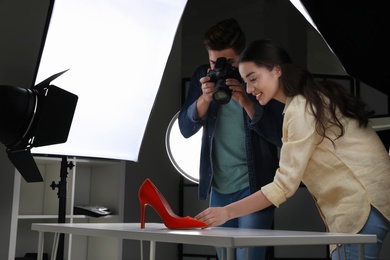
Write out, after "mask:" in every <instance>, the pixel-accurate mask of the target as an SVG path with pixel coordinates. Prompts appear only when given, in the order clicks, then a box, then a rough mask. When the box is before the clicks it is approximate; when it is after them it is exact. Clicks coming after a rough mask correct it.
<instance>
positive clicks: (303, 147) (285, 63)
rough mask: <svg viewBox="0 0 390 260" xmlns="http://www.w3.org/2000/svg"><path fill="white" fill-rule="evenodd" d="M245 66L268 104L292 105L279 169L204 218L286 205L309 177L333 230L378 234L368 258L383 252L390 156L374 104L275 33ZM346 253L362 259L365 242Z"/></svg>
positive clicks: (252, 89)
mask: <svg viewBox="0 0 390 260" xmlns="http://www.w3.org/2000/svg"><path fill="white" fill-rule="evenodd" d="M239 71H240V74H241V76H242V78H243V79H244V81H245V82H246V83H247V92H248V93H251V94H252V95H254V96H255V97H256V99H257V100H258V102H259V103H260V104H261V105H265V104H267V103H268V102H269V101H270V100H272V99H276V100H278V101H279V102H282V103H284V104H285V109H284V111H283V114H284V121H283V137H282V142H283V146H282V148H281V151H280V163H279V168H278V169H277V171H276V174H275V178H274V181H273V182H272V183H270V184H267V185H265V186H263V187H262V188H261V190H260V191H258V192H256V193H254V194H252V195H251V196H249V197H246V198H244V199H242V200H240V201H238V202H235V203H231V204H229V205H227V206H225V207H214V208H213V207H210V208H208V209H206V210H204V211H203V212H201V213H200V214H198V215H197V216H196V218H197V219H198V220H200V221H203V222H205V223H206V224H207V225H208V226H218V225H221V224H222V223H224V222H226V221H228V220H229V219H232V218H235V217H238V216H242V215H245V214H249V213H251V212H253V211H257V210H261V209H264V208H266V207H269V206H271V205H275V206H276V207H279V205H280V204H281V203H283V202H284V201H285V200H286V199H287V198H289V197H291V196H292V195H293V194H294V193H295V191H296V190H297V189H298V187H299V184H300V182H301V181H302V182H303V183H304V184H305V185H306V187H307V188H308V190H309V192H310V193H311V194H312V196H313V198H314V200H315V202H316V204H317V206H318V209H319V211H320V215H321V217H322V218H323V221H324V223H325V225H326V227H327V230H328V231H330V232H344V233H361V234H376V235H377V239H378V240H377V243H376V244H369V245H366V246H365V259H377V258H378V256H379V254H380V250H381V245H382V244H383V241H384V239H385V237H386V235H387V233H389V232H390V222H389V220H390V156H389V154H388V151H386V149H385V147H384V145H383V143H382V142H381V140H380V139H379V137H378V135H377V134H376V132H375V131H374V130H373V129H372V127H371V126H370V124H369V121H368V117H369V116H370V115H371V113H370V111H368V110H367V109H366V105H365V104H363V103H362V102H361V101H360V100H359V99H357V98H354V97H353V96H351V95H348V94H347V93H346V91H344V89H343V87H342V86H339V85H338V84H336V83H334V82H326V81H325V82H323V83H321V84H320V83H318V82H316V81H315V80H314V79H313V77H312V75H311V74H310V73H309V72H307V71H306V70H303V69H301V68H300V67H299V66H297V65H296V64H294V63H293V62H292V60H291V58H290V56H289V55H288V53H287V52H286V51H285V50H284V49H283V48H281V47H280V46H278V45H277V44H276V43H274V42H273V41H271V40H257V41H254V42H252V43H251V44H250V45H249V46H248V47H247V48H246V49H245V50H244V51H243V53H242V54H241V55H240V59H239ZM253 118H256V116H254V117H253ZM252 123H253V124H255V123H256V122H252ZM335 248H336V247H335V246H331V252H332V259H337V256H338V252H337V250H335ZM341 250H342V248H340V251H341ZM343 254H344V252H342V253H341V255H343ZM346 254H347V256H348V257H347V258H348V259H357V254H358V250H357V246H347V247H346Z"/></svg>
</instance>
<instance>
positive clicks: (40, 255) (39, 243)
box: [37, 232, 45, 260]
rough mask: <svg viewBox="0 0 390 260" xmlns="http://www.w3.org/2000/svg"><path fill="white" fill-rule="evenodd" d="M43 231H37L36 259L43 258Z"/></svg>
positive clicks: (40, 259)
mask: <svg viewBox="0 0 390 260" xmlns="http://www.w3.org/2000/svg"><path fill="white" fill-rule="evenodd" d="M44 238H45V236H44V233H43V232H39V240H38V255H37V259H38V260H42V259H43V243H44Z"/></svg>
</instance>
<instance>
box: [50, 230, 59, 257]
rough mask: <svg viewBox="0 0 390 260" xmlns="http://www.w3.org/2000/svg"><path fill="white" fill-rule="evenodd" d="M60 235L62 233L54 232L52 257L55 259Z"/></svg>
mask: <svg viewBox="0 0 390 260" xmlns="http://www.w3.org/2000/svg"><path fill="white" fill-rule="evenodd" d="M59 236H60V233H54V239H53V248H52V250H51V259H52V260H55V259H56V258H57V249H58V240H59Z"/></svg>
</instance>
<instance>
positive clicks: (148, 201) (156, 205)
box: [138, 179, 206, 229]
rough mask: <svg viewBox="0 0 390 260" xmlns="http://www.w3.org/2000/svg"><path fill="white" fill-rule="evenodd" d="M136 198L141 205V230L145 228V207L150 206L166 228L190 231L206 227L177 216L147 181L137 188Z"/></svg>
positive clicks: (188, 218) (198, 222) (192, 220)
mask: <svg viewBox="0 0 390 260" xmlns="http://www.w3.org/2000/svg"><path fill="white" fill-rule="evenodd" d="M138 198H139V202H140V204H141V228H145V208H146V205H149V206H151V207H152V208H153V209H154V210H155V211H156V212H157V213H158V214H159V215H160V217H161V218H162V220H163V221H164V224H165V226H166V227H167V228H170V229H190V228H203V227H206V224H205V223H204V222H202V221H199V220H196V219H194V218H192V217H189V216H187V217H179V216H177V215H176V214H175V213H174V212H173V211H172V209H171V206H170V205H169V203H168V202H167V200H166V199H165V198H164V196H163V195H162V194H161V192H160V191H159V190H158V189H157V188H156V186H154V184H153V183H152V182H151V181H150V180H149V179H146V180H145V181H144V182H143V183H142V185H141V187H140V188H139V191H138Z"/></svg>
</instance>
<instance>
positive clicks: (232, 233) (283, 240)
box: [32, 223, 376, 260]
mask: <svg viewBox="0 0 390 260" xmlns="http://www.w3.org/2000/svg"><path fill="white" fill-rule="evenodd" d="M32 230H35V231H38V232H39V241H38V259H42V256H43V244H44V233H45V232H51V233H55V234H56V237H57V238H58V236H59V234H60V233H63V234H74V235H82V236H97V237H113V238H121V239H131V240H139V241H149V242H150V259H151V260H154V259H155V249H156V247H155V245H156V242H165V243H178V244H192V245H206V246H215V247H222V248H226V249H227V255H226V259H227V260H233V259H234V248H236V247H252V246H288V245H289V246H291V245H330V244H358V245H359V259H364V244H367V243H376V235H358V234H343V233H327V232H307V231H285V230H264V229H244V228H219V227H214V228H206V229H188V230H173V229H167V228H166V227H165V225H164V224H162V223H146V224H145V229H141V228H140V223H65V224H51V223H50V224H48V223H45V224H37V223H34V224H32Z"/></svg>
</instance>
